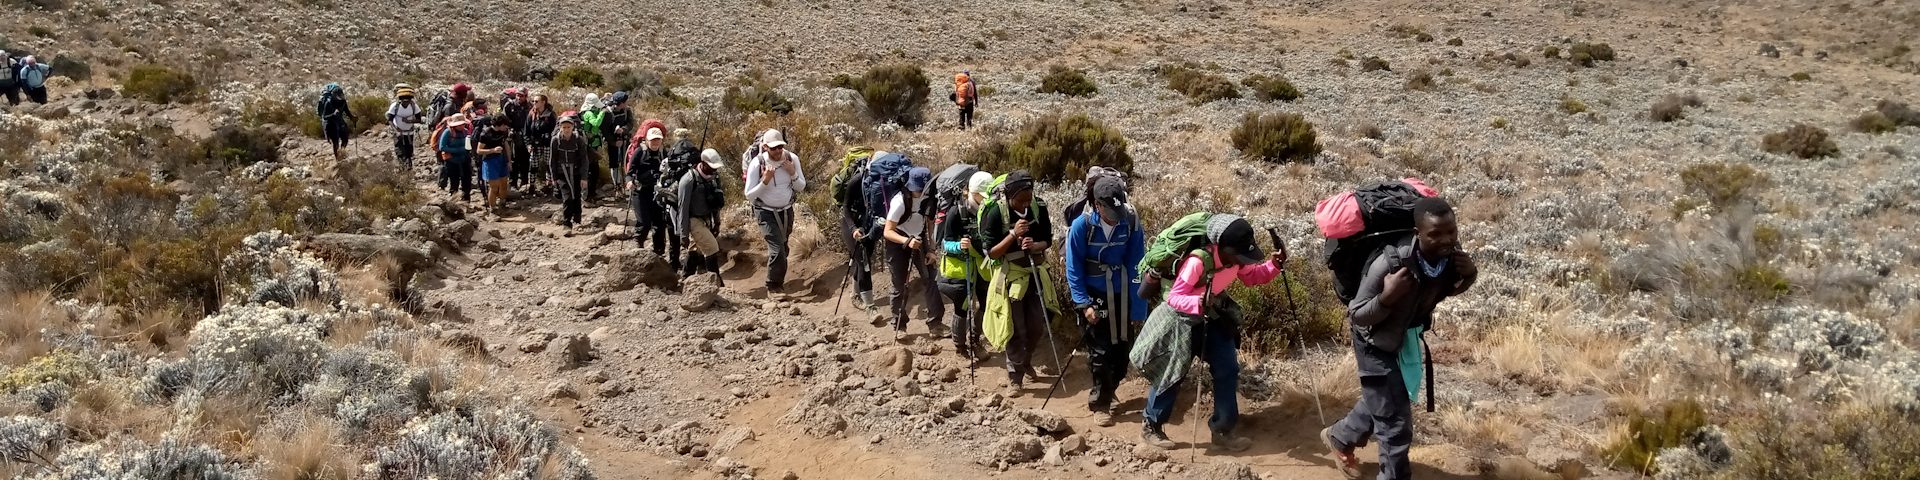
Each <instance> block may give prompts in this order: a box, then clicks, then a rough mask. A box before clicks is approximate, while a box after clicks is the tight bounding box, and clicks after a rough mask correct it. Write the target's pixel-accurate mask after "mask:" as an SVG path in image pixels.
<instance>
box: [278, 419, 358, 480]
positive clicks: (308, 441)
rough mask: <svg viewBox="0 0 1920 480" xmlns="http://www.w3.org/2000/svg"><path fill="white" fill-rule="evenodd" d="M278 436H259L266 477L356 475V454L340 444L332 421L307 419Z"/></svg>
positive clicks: (313, 479) (333, 479) (293, 479)
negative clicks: (260, 437)
mask: <svg viewBox="0 0 1920 480" xmlns="http://www.w3.org/2000/svg"><path fill="white" fill-rule="evenodd" d="M297 425H298V426H297V427H295V428H292V429H290V431H288V432H286V433H284V434H281V435H270V436H267V437H266V438H262V439H260V442H259V445H260V456H261V460H262V462H261V463H262V464H263V465H265V471H264V472H262V473H263V478H266V479H268V480H344V479H349V478H355V476H356V474H357V473H358V471H359V468H358V467H357V465H356V464H355V461H354V459H356V458H358V454H357V453H356V452H354V451H353V450H352V448H351V447H349V446H347V445H345V444H343V443H341V442H342V438H341V435H340V432H339V430H338V428H337V427H335V426H334V422H331V421H328V420H326V419H324V418H306V419H303V420H301V421H299V422H298V423H297Z"/></svg>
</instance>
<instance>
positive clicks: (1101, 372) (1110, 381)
mask: <svg viewBox="0 0 1920 480" xmlns="http://www.w3.org/2000/svg"><path fill="white" fill-rule="evenodd" d="M1082 318H1083V319H1082V320H1081V322H1080V323H1081V324H1082V325H1081V329H1080V334H1081V337H1080V338H1082V339H1084V340H1085V341H1086V344H1087V345H1086V346H1087V370H1088V371H1089V373H1091V374H1092V376H1093V388H1091V389H1089V390H1088V392H1087V410H1091V411H1095V412H1104V411H1106V410H1107V409H1109V408H1112V407H1113V404H1114V401H1115V398H1114V393H1113V392H1114V391H1115V390H1118V389H1119V388H1120V381H1121V380H1125V379H1126V378H1127V365H1128V362H1127V353H1128V352H1131V351H1133V339H1131V338H1115V335H1114V334H1113V329H1111V328H1107V327H1108V326H1109V325H1107V322H1112V321H1114V320H1112V319H1105V318H1103V319H1100V324H1098V325H1094V324H1088V323H1086V321H1085V320H1084V317H1082ZM1121 321H1126V320H1121Z"/></svg>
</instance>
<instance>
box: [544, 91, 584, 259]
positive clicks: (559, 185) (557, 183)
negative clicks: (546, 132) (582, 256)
mask: <svg viewBox="0 0 1920 480" xmlns="http://www.w3.org/2000/svg"><path fill="white" fill-rule="evenodd" d="M558 125H559V126H558V127H557V130H555V132H554V134H553V140H552V142H551V143H549V144H548V147H547V148H548V151H549V155H550V156H549V157H548V160H547V175H550V176H551V177H552V178H549V179H548V181H549V182H552V183H553V189H554V193H556V194H558V195H559V196H560V202H561V207H560V224H561V225H565V226H566V227H567V233H566V234H567V235H568V236H572V235H573V229H574V226H576V225H579V224H580V199H581V197H582V196H584V195H585V194H586V192H587V175H588V173H587V172H589V171H590V170H591V169H592V168H593V164H592V163H591V162H592V159H593V148H592V147H588V146H587V138H586V135H585V134H582V133H581V132H580V128H579V127H580V114H579V113H577V112H572V111H569V112H566V113H562V114H560V123H559V124H558Z"/></svg>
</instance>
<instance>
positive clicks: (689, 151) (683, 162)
mask: <svg viewBox="0 0 1920 480" xmlns="http://www.w3.org/2000/svg"><path fill="white" fill-rule="evenodd" d="M698 161H700V149H699V148H698V147H695V146H694V145H693V142H692V141H688V140H681V141H680V143H676V144H674V146H673V150H672V151H671V152H669V153H667V160H666V163H663V164H661V165H660V182H659V188H656V189H654V192H655V193H654V196H655V197H658V198H659V200H660V204H661V205H667V206H673V205H679V204H680V179H681V178H685V177H686V176H687V171H689V170H693V162H698ZM716 173H717V172H716ZM714 205H719V203H714Z"/></svg>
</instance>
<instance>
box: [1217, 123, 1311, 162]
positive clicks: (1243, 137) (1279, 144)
mask: <svg viewBox="0 0 1920 480" xmlns="http://www.w3.org/2000/svg"><path fill="white" fill-rule="evenodd" d="M1229 138H1230V140H1231V141H1232V143H1233V148H1234V149H1235V150H1239V151H1240V154H1241V155H1245V156H1247V157H1248V158H1256V159H1260V160H1264V161H1268V162H1273V163H1286V162H1305V161H1311V160H1313V157H1314V155H1318V154H1320V143H1319V140H1318V136H1317V134H1315V133H1314V129H1313V124H1312V123H1310V122H1307V119H1306V118H1304V117H1301V116H1300V115H1299V114H1294V113H1275V114H1268V115H1260V114H1256V113H1249V114H1247V116H1246V117H1243V118H1241V119H1240V126H1238V127H1234V129H1233V132H1232V133H1231V134H1230V135H1229Z"/></svg>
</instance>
